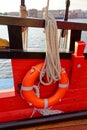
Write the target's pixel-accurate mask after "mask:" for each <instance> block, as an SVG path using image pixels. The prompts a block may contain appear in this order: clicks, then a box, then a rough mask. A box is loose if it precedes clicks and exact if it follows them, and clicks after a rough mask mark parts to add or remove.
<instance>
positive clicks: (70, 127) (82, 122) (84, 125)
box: [15, 119, 87, 130]
mask: <svg viewBox="0 0 87 130" xmlns="http://www.w3.org/2000/svg"><path fill="white" fill-rule="evenodd" d="M15 130H87V119H79V120H71V121H64V122H56V123H49V124H44V125H39V126H33V127H27V128H23V127H22V128H19V129H17V128H16V129H15Z"/></svg>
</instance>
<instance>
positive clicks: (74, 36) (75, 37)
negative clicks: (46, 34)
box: [70, 30, 81, 51]
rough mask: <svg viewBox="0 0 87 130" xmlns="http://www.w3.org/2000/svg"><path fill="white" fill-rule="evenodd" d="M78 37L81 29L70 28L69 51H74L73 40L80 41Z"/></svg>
mask: <svg viewBox="0 0 87 130" xmlns="http://www.w3.org/2000/svg"><path fill="white" fill-rule="evenodd" d="M80 39H81V30H71V37H70V51H74V48H75V41H80Z"/></svg>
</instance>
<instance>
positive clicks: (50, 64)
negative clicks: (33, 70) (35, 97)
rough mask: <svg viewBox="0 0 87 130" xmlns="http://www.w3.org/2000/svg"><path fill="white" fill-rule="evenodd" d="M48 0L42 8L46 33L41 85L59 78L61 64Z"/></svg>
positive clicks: (54, 24)
mask: <svg viewBox="0 0 87 130" xmlns="http://www.w3.org/2000/svg"><path fill="white" fill-rule="evenodd" d="M48 7H49V0H48V1H47V7H46V8H44V9H43V11H44V14H45V34H46V58H45V62H44V65H43V68H42V70H41V72H40V82H41V83H42V84H43V85H49V84H51V83H52V82H53V81H54V82H55V81H58V80H59V79H60V72H61V64H60V56H59V43H58V34H57V33H58V32H57V24H56V21H55V19H54V17H53V16H52V15H51V14H49V13H48ZM45 74H46V77H47V81H48V82H47V83H45V82H44V81H43V76H44V75H45Z"/></svg>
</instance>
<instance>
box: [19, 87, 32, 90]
mask: <svg viewBox="0 0 87 130" xmlns="http://www.w3.org/2000/svg"><path fill="white" fill-rule="evenodd" d="M32 89H33V86H30V87H24V86H22V87H21V90H24V91H31V90H32Z"/></svg>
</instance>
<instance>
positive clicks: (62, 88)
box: [21, 63, 69, 108]
mask: <svg viewBox="0 0 87 130" xmlns="http://www.w3.org/2000/svg"><path fill="white" fill-rule="evenodd" d="M42 66H43V63H41V64H38V65H36V66H35V68H37V69H30V70H29V71H28V72H27V74H26V75H25V77H24V79H23V81H22V88H21V91H22V96H23V97H24V99H25V100H26V101H27V102H30V103H32V105H33V106H35V107H37V108H48V107H50V106H53V105H55V104H57V103H58V101H60V100H61V99H62V98H63V96H64V95H65V93H66V91H67V88H68V85H69V80H68V77H67V74H66V72H65V70H64V69H63V70H62V71H61V73H60V76H61V79H60V80H59V85H58V89H57V91H56V93H55V94H54V95H52V96H51V97H49V98H45V99H42V98H38V97H37V96H36V95H35V92H34V89H33V85H34V82H35V80H36V79H37V78H38V77H39V74H40V70H41V69H42Z"/></svg>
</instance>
